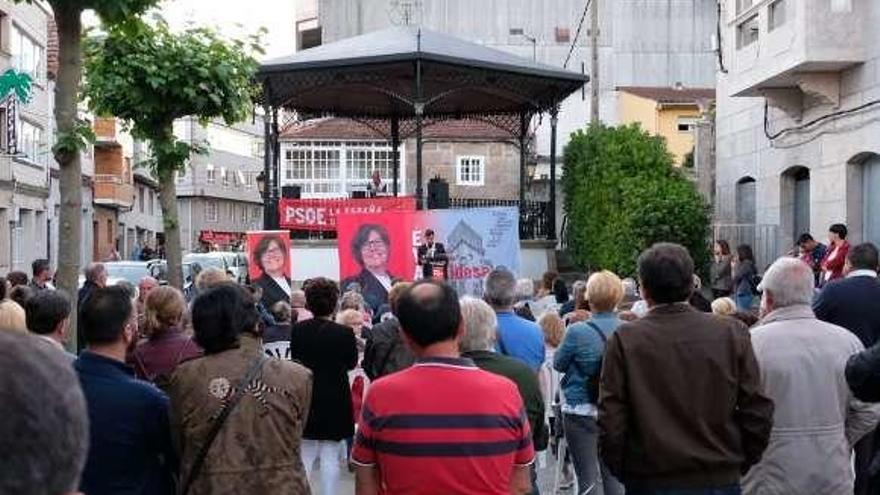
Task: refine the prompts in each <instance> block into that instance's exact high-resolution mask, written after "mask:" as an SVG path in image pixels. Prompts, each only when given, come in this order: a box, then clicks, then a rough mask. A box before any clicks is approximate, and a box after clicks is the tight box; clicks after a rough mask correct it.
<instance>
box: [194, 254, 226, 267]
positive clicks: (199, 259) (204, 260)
mask: <svg viewBox="0 0 880 495" xmlns="http://www.w3.org/2000/svg"><path fill="white" fill-rule="evenodd" d="M183 261H184V263H198V264H199V266H201V267H202V269H203V270H204V269H205V268H208V267H209V266H212V267H215V268H220V269H223V270H225V269H226V267H225V266H224V265H223V258H222V257H220V256H211V255H206V254H202V255H199V254H188V255H186V256H184V257H183Z"/></svg>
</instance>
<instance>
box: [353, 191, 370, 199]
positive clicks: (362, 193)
mask: <svg viewBox="0 0 880 495" xmlns="http://www.w3.org/2000/svg"><path fill="white" fill-rule="evenodd" d="M351 197H352V199H364V198H366V197H367V191H352V192H351Z"/></svg>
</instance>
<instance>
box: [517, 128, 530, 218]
mask: <svg viewBox="0 0 880 495" xmlns="http://www.w3.org/2000/svg"><path fill="white" fill-rule="evenodd" d="M527 132H528V123H527V122H526V112H525V111H521V112H520V113H519V208H520V211H522V209H523V207H524V205H525V202H526V159H527V157H526V133H527Z"/></svg>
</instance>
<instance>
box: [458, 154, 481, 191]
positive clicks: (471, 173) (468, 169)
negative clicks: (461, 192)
mask: <svg viewBox="0 0 880 495" xmlns="http://www.w3.org/2000/svg"><path fill="white" fill-rule="evenodd" d="M483 162H484V158H483V157H482V156H460V157H458V166H457V168H456V171H455V177H456V179H457V180H456V183H457V184H458V185H460V186H482V185H483V183H484V176H483Z"/></svg>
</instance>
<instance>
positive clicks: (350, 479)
mask: <svg viewBox="0 0 880 495" xmlns="http://www.w3.org/2000/svg"><path fill="white" fill-rule="evenodd" d="M547 459H548V462H547V463H545V465H544V466H543V467H542V468H540V469H539V470H538V485H539V487H540V490H541V495H554V494H553V477H554V469H555V468H556V463H555V462H553V456H550V455H548V456H547ZM320 485H321V474H320V467H319V468H318V469H316V470H315V472H314V473H312V495H330V494H325V493H321V487H320ZM572 493H573V492H572V490H571V489H569V490H560V491H559V492H558V494H559V495H570V494H572ZM332 495H354V475H353V474H352V473H349V472H348V470H347V469H345V468H343V469H342V479H341V480H340V482H339V485H338V486H337V488H336V492H335V493H334V494H332Z"/></svg>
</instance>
